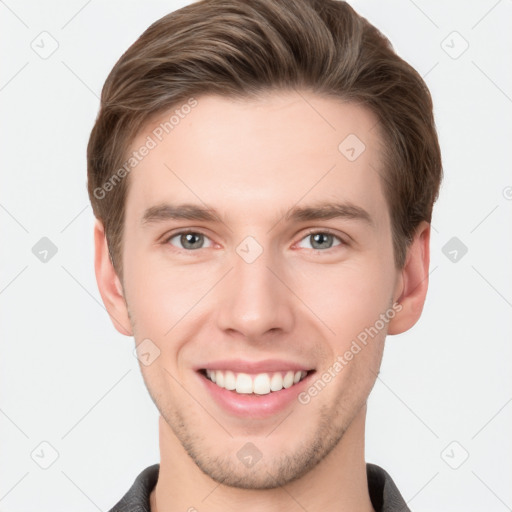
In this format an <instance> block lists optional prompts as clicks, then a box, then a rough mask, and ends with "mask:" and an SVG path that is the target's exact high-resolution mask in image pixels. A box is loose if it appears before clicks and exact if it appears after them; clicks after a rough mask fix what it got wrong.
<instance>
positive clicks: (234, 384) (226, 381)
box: [201, 370, 308, 395]
mask: <svg viewBox="0 0 512 512" xmlns="http://www.w3.org/2000/svg"><path fill="white" fill-rule="evenodd" d="M201 373H203V375H204V376H205V377H206V378H207V379H208V380H210V381H211V382H213V383H214V384H216V385H217V386H218V387H220V388H223V389H226V390H228V391H234V392H235V393H238V394H243V395H250V394H256V395H268V394H269V393H272V392H276V391H281V390H282V389H288V388H291V387H292V386H294V385H295V384H298V383H299V382H300V381H302V380H303V379H304V378H305V377H306V376H307V375H308V372H306V371H304V370H299V371H285V372H271V373H258V374H248V373H236V372H232V371H229V370H227V371H223V370H203V371H202V372H201Z"/></svg>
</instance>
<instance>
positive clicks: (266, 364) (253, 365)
mask: <svg viewBox="0 0 512 512" xmlns="http://www.w3.org/2000/svg"><path fill="white" fill-rule="evenodd" d="M195 370H196V371H199V370H222V371H228V370H231V371H232V372H234V373H249V374H257V373H273V372H280V371H281V372H287V371H294V372H297V371H305V372H308V371H311V370H312V368H311V367H310V366H306V365H303V364H299V363H293V362H290V361H285V360H284V359H265V360H262V361H244V360H243V359H229V360H228V359H224V360H219V361H210V362H208V363H205V364H204V365H203V366H198V367H196V368H195Z"/></svg>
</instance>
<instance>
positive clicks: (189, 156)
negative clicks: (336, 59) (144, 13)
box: [95, 91, 430, 512]
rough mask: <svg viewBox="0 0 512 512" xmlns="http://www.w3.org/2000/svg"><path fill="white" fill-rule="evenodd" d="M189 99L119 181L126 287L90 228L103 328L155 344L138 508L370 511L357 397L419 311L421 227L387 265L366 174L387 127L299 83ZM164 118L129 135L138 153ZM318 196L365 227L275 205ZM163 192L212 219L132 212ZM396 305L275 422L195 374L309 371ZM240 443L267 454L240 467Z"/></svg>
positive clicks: (385, 218)
mask: <svg viewBox="0 0 512 512" xmlns="http://www.w3.org/2000/svg"><path fill="white" fill-rule="evenodd" d="M197 100H198V105H197V107H195V108H194V109H193V110H192V111H191V113H190V114H188V115H187V116H186V117H185V118H184V119H182V120H181V121H180V123H179V125H178V126H176V127H175V129H174V130H173V131H172V132H171V133H170V134H169V135H167V136H166V137H165V138H164V140H163V141H162V142H161V143H159V144H158V145H157V147H156V148H154V149H152V150H151V151H150V152H149V154H148V155H147V156H146V157H145V158H144V159H143V160H142V161H141V162H140V163H139V164H138V166H137V167H136V168H135V169H134V170H133V171H132V172H131V173H130V175H129V180H130V182H129V185H130V186H129V191H128V194H127V197H126V217H125V223H124V245H123V254H122V258H123V268H124V271H123V278H122V281H121V279H120V278H119V276H118V275H117V274H116V272H115V269H114V268H113V267H112V264H111V262H110V259H109V257H108V252H107V247H106V242H105V235H104V231H103V227H102V224H101V222H99V221H97V223H96V226H95V243H96V261H95V268H96V276H97V281H98V285H99V289H100V293H101V296H102V298H103V301H104V303H105V306H106V308H107V310H108V312H109V314H110V316H111V318H112V321H113V323H114V325H115V326H116V328H117V329H118V330H119V331H120V332H121V333H123V334H126V335H127V336H134V337H135V341H136V343H137V344H138V343H140V342H141V341H142V340H144V339H147V338H149V339H150V340H152V342H153V343H154V344H155V345H156V346H158V348H159V350H160V356H159V357H158V358H157V359H156V360H155V361H154V362H153V363H152V364H150V365H148V366H145V365H142V364H141V371H142V374H143V377H144V380H145V383H146V385H147V388H148V390H149V392H150V394H151V397H152V398H153V401H154V402H155V404H156V406H157V408H158V410H159V412H160V415H161V416H160V419H159V435H160V451H161V465H160V474H159V480H158V483H157V485H156V488H155V490H154V491H153V492H152V494H151V499H150V502H151V510H152V511H153V512H155V511H160V512H162V511H164V510H165V511H175V510H176V511H177V510H181V511H184V510H189V509H190V510H193V509H192V508H191V507H195V508H196V509H197V510H209V511H214V512H215V511H220V510H222V511H224V512H225V511H231V510H240V509H241V508H242V507H243V509H244V510H248V511H253V510H254V511H256V510H259V511H261V510H267V511H278V510H279V511H282V510H287V511H295V510H297V511H299V510H304V509H306V510H308V511H310V512H313V511H320V510H322V511H323V512H329V511H335V510H336V511H337V512H339V511H343V510H351V511H363V510H364V511H370V510H373V509H372V506H371V503H370V499H369V496H368V489H367V480H366V469H365V461H364V426H365V418H366V400H367V398H368V395H369V393H370V391H371V389H372V387H373V385H374V382H375V380H376V377H377V374H378V371H379V367H380V363H381V358H382V351H383V347H384V341H385V337H386V335H387V334H398V333H401V332H404V331H406V330H408V329H409V328H410V327H412V326H413V325H414V324H415V323H416V321H417V320H418V318H419V317H420V315H421V311H422V308H423V304H424V301H425V296H426V292H427V287H428V267H429V236H430V226H429V224H428V223H426V222H423V223H422V224H421V225H420V226H418V229H417V232H416V235H415V237H414V240H413V242H412V244H411V245H410V247H409V250H408V254H407V259H406V264H405V266H404V268H402V269H397V268H396V267H395V265H394V260H393V247H392V237H391V224H390V216H389V209H388V205H387V204H386V201H385V198H384V195H383V191H382V188H381V181H380V180H381V178H380V177H379V173H383V172H384V170H383V169H382V163H381V155H382V145H381V144H382V139H381V136H380V134H379V127H378V123H377V120H376V118H375V116H374V115H373V114H372V113H371V112H369V111H368V110H366V109H364V108H363V107H361V106H357V105H354V104H348V103H343V102H341V101H338V100H335V99H332V98H323V97H320V96H318V95H315V94H313V93H309V92H306V91H302V92H301V93H300V94H298V93H297V92H280V93H277V92H272V93H267V94H265V95H262V96H261V97H260V98H259V99H257V100H254V99H251V100H244V101H240V100H233V99H227V98H221V97H218V96H211V95H210V96H200V97H198V98H197ZM168 117H169V115H168V114H167V115H166V116H162V118H161V119H157V120H154V121H153V122H152V123H150V124H149V125H148V126H147V127H146V128H145V129H144V130H142V131H141V133H140V134H139V135H138V137H137V138H136V140H134V141H133V148H138V147H140V146H141V145H142V144H143V143H144V141H145V140H146V137H147V136H148V135H150V134H151V131H152V130H153V129H154V127H155V126H157V125H158V124H159V122H160V121H161V120H164V119H168ZM348 134H356V135H357V137H359V139H361V140H362V141H364V144H365V145H366V150H365V151H364V152H363V153H362V154H361V155H360V156H359V157H358V158H357V159H356V160H355V161H353V162H351V161H349V160H348V159H347V158H345V156H344V155H343V154H342V153H341V152H340V151H339V150H338V145H339V144H340V142H341V141H343V140H344V139H345V137H346V136H347V135H348ZM324 202H344V203H351V204H352V205H356V206H359V207H360V208H363V209H364V210H366V211H367V212H368V214H369V215H370V218H371V220H372V223H371V224H370V223H367V222H364V221H362V220H360V219H350V218H334V219H319V220H313V221H302V222H298V221H293V222H288V221H287V220H286V219H285V217H284V216H285V214H286V212H287V211H288V210H289V209H291V208H293V207H295V206H301V207H302V206H310V205H318V204H320V203H324ZM164 203H172V204H175V203H192V204H195V205H199V206H201V207H204V206H205V205H207V206H208V207H209V208H213V209H215V210H216V211H217V213H218V216H219V220H218V221H216V222H211V221H197V220H174V219H166V220H162V221H158V222H148V223H144V222H142V217H143V215H144V212H145V211H147V209H148V208H150V207H153V206H155V205H161V204H164ZM183 228H191V230H192V231H195V232H198V233H202V234H204V235H205V238H204V239H201V238H199V240H204V245H203V246H202V247H201V248H199V249H187V248H184V246H183V240H181V239H180V237H179V236H177V237H176V236H175V233H176V231H178V230H179V229H183ZM326 229H327V230H329V232H330V233H331V234H333V235H334V238H332V239H331V238H329V237H327V240H326V239H325V238H324V242H323V244H321V245H320V246H319V245H318V244H315V241H314V240H312V237H311V236H310V232H309V230H314V232H315V233H318V232H320V233H322V232H323V233H325V230H326ZM173 236H174V237H173ZM247 236H252V237H253V238H254V239H255V240H256V241H257V242H258V243H259V245H260V246H261V247H262V248H263V253H262V254H261V255H260V256H259V257H258V258H257V259H256V260H255V261H254V262H252V263H247V262H246V261H245V260H244V259H243V258H241V257H240V256H239V254H237V252H236V248H237V246H238V245H239V244H240V242H242V240H244V239H245V238H246V237H247ZM180 240H181V243H180ZM196 240H197V239H196ZM325 240H326V241H325ZM330 242H332V246H330V247H329V245H330ZM185 243H186V241H185ZM199 245H200V244H199ZM187 247H190V246H187ZM395 302H398V303H400V306H401V310H400V312H397V313H396V314H395V315H394V318H393V319H392V320H390V321H389V322H388V323H386V325H385V328H383V329H381V330H380V331H379V334H378V335H377V336H375V337H374V338H373V339H371V341H370V342H369V343H368V344H367V346H365V347H364V348H363V349H362V350H361V351H360V352H359V353H358V354H357V355H355V356H354V358H353V359H352V360H351V361H349V362H348V364H347V365H346V366H345V367H344V368H343V370H342V371H341V372H339V373H338V374H337V375H336V377H335V378H333V379H332V380H331V382H329V384H328V385H326V386H325V388H324V389H323V390H322V391H321V392H320V393H318V394H317V396H315V397H314V398H312V399H311V401H310V402H309V403H308V404H306V405H303V404H300V403H299V402H298V401H295V400H294V401H293V403H292V405H291V406H289V407H286V408H285V409H284V410H283V411H280V412H279V413H277V414H275V415H272V416H271V417H268V418H263V419H254V418H253V419H251V418H245V417H243V418H240V417H236V416H234V415H232V414H230V413H228V412H226V411H225V410H224V409H222V408H221V407H220V406H218V405H217V404H216V403H215V402H214V401H212V400H211V397H210V395H209V394H208V392H207V391H206V390H205V388H204V386H203V385H201V382H200V379H199V377H198V375H197V372H196V370H195V368H196V366H197V365H198V364H205V363H206V362H208V361H211V360H219V359H232V358H241V359H244V360H250V361H253V360H254V361H260V360H262V359H267V358H278V359H284V360H290V361H294V362H300V363H302V364H307V365H308V366H309V367H310V368H312V369H315V371H316V372H317V374H316V375H321V374H322V373H323V372H324V371H325V370H327V369H328V368H329V367H331V366H332V365H333V363H334V362H335V361H336V358H337V356H339V355H342V354H344V353H345V352H346V351H347V350H348V349H349V348H350V345H351V343H352V341H353V340H354V339H356V337H357V335H358V334H359V333H360V332H361V331H363V330H364V329H365V328H366V327H369V326H372V325H374V324H375V322H376V320H377V319H379V315H380V314H382V313H385V312H386V310H388V309H389V308H390V307H391V306H392V304H394V303H395ZM247 442H251V443H253V444H254V445H255V446H256V447H257V448H258V450H259V451H260V452H261V454H262V457H261V459H260V460H259V461H258V463H257V464H255V465H254V466H252V467H251V468H247V467H245V466H244V465H243V464H241V462H240V461H239V460H238V458H237V452H238V451H239V450H240V449H241V448H242V447H243V446H244V445H245V444H246V443H247ZM203 500H204V501H203Z"/></svg>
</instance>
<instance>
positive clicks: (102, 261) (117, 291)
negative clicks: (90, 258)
mask: <svg viewBox="0 0 512 512" xmlns="http://www.w3.org/2000/svg"><path fill="white" fill-rule="evenodd" d="M94 248H95V255H94V270H95V272H96V282H97V283H98V288H99V290H100V295H101V298H102V299H103V304H105V308H106V309H107V312H108V314H109V316H110V319H111V320H112V323H113V324H114V327H115V328H116V329H117V330H118V331H119V332H120V333H121V334H124V335H126V336H133V332H132V329H131V324H130V319H129V317H128V309H127V307H126V302H125V300H124V295H123V287H122V285H121V281H120V280H119V278H118V277H117V273H116V271H115V269H114V266H113V265H112V261H111V260H110V254H109V252H108V246H107V239H106V237H105V229H104V227H103V223H102V222H101V221H100V220H98V219H96V222H95V224H94Z"/></svg>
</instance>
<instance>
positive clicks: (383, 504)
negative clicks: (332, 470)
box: [110, 463, 411, 512]
mask: <svg viewBox="0 0 512 512" xmlns="http://www.w3.org/2000/svg"><path fill="white" fill-rule="evenodd" d="M159 469H160V464H154V465H153V466H149V467H147V468H146V469H145V470H144V471H142V473H140V475H139V476H138V477H137V478H136V479H135V482H133V485H132V486H131V487H130V489H129V490H128V492H127V493H126V494H125V495H124V497H123V498H122V499H121V501H120V502H119V503H118V504H117V505H115V507H114V508H112V509H111V510H110V512H151V509H150V506H149V495H150V494H151V491H152V490H153V489H154V487H155V485H156V482H157V480H158V471H159ZM366 474H367V478H368V490H369V493H370V500H371V502H372V505H373V508H374V509H375V511H376V512H411V511H410V509H409V507H408V506H407V503H406V502H405V501H404V499H403V498H402V495H401V494H400V491H399V490H398V489H397V487H396V485H395V483H394V482H393V480H392V479H391V477H390V476H389V474H388V473H387V472H386V471H385V470H384V469H382V468H381V467H379V466H377V465H376V464H369V463H367V464H366Z"/></svg>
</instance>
